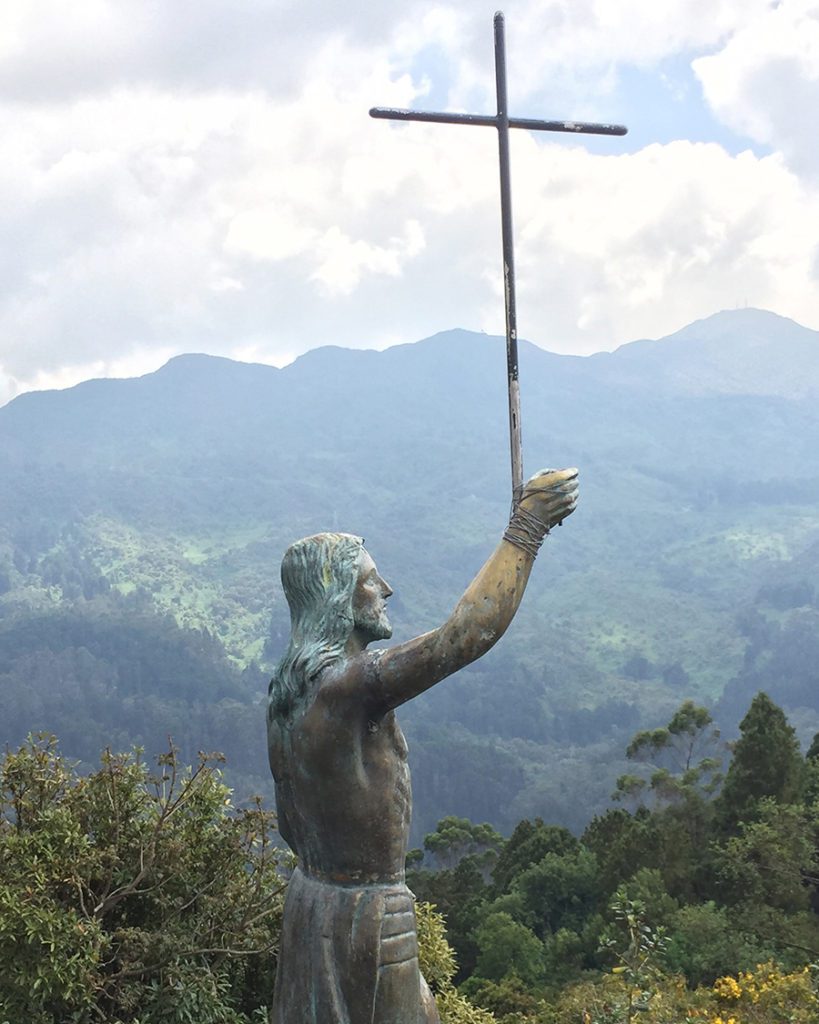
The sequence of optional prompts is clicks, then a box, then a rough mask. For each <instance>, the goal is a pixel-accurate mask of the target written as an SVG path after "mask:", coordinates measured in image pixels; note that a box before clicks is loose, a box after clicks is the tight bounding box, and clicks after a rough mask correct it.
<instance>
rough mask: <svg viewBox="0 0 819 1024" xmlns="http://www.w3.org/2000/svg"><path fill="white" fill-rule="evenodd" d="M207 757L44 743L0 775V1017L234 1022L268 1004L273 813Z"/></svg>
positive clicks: (274, 892)
mask: <svg viewBox="0 0 819 1024" xmlns="http://www.w3.org/2000/svg"><path fill="white" fill-rule="evenodd" d="M213 760H214V759H213V758H209V757H206V756H204V755H201V757H200V762H199V764H198V766H197V767H196V768H195V769H194V770H191V769H184V768H182V767H181V766H180V765H179V764H178V763H177V756H176V752H175V751H174V750H173V749H170V750H169V751H168V752H167V753H166V754H164V755H162V756H161V757H160V758H159V759H158V766H159V771H158V773H155V772H152V771H150V770H149V769H148V767H147V766H146V764H145V763H144V761H143V760H142V758H141V756H140V754H139V752H136V753H133V754H112V753H110V751H106V752H105V753H104V754H103V755H102V760H101V766H100V768H99V769H98V770H97V771H95V772H93V773H92V774H90V775H87V776H79V775H77V774H76V773H75V772H74V771H73V769H72V767H71V766H70V765H69V764H67V763H66V762H65V761H64V759H63V758H62V757H61V756H60V755H59V754H58V752H57V748H56V741H55V740H54V738H53V737H40V738H37V739H35V740H31V741H29V742H28V743H27V744H26V745H25V746H23V747H21V748H20V749H19V750H17V751H16V752H9V753H7V754H6V756H5V758H4V760H3V762H2V764H1V765H0V964H2V967H1V968H0V1019H2V1018H4V1017H6V1018H8V1019H9V1020H11V1021H15V1022H23V1021H25V1022H26V1024H86V1022H88V1024H90V1022H92V1021H94V1022H96V1021H106V1022H107V1024H170V1022H173V1024H184V1022H186V1021H192V1022H193V1021H195V1022H196V1024H208V1022H212V1024H245V1022H248V1021H249V1020H250V1019H251V1017H252V1015H253V1014H254V1013H255V1011H257V1010H258V1008H259V1007H262V1006H264V1005H265V1004H266V1003H267V1002H268V1001H269V999H270V995H271V993H272V986H273V980H274V971H275V953H274V951H275V947H276V943H277V938H278V934H279V927H280V918H281V911H282V891H283V882H282V879H281V877H280V874H279V867H280V863H281V861H282V854H281V852H280V851H279V850H278V849H277V848H276V847H275V846H274V838H275V826H274V821H273V817H272V815H271V814H270V812H268V811H265V810H263V809H262V807H261V806H260V804H259V803H258V802H257V803H256V804H255V805H253V806H251V807H249V808H246V809H243V810H235V809H234V808H233V807H231V802H230V791H229V790H228V789H227V788H226V787H225V786H224V785H223V784H222V783H221V781H220V774H219V771H218V770H217V768H216V767H215V766H214V764H213Z"/></svg>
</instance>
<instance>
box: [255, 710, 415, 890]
mask: <svg viewBox="0 0 819 1024" xmlns="http://www.w3.org/2000/svg"><path fill="white" fill-rule="evenodd" d="M269 745H270V762H271V767H272V768H273V775H274V777H275V780H276V798H277V804H278V808H279V817H280V827H281V831H282V834H283V835H284V838H285V839H286V840H287V841H288V843H289V844H290V845H291V846H292V848H293V849H294V851H295V852H296V853H297V854H298V856H299V859H300V863H301V867H302V870H304V871H306V872H308V873H311V874H315V875H317V876H319V877H325V878H327V879H332V880H335V881H341V882H344V881H348V882H358V883H366V882H370V881H393V880H398V879H402V878H403V876H404V858H405V856H406V848H407V838H408V833H409V822H410V814H411V806H412V797H411V789H410V775H409V767H408V765H407V744H406V740H405V739H404V735H403V733H402V732H401V729H400V727H399V725H398V722H397V721H396V719H395V714H394V713H393V712H391V711H390V712H388V713H387V714H385V715H384V716H382V717H380V718H379V719H377V720H373V719H370V718H368V716H367V713H366V711H365V708H364V703H363V701H352V700H350V699H347V700H346V701H345V702H342V701H340V700H338V699H334V700H332V701H328V700H325V699H324V698H323V695H322V692H321V690H319V692H318V694H317V695H316V697H315V699H314V700H313V701H312V703H311V704H310V705H309V706H308V708H307V709H306V710H305V711H304V712H303V713H302V714H299V715H296V716H295V717H294V719H293V720H292V722H290V723H288V725H287V726H282V725H281V724H279V723H277V722H275V721H274V722H272V723H271V726H270V729H269Z"/></svg>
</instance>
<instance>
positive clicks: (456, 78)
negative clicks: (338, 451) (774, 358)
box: [0, 0, 819, 402]
mask: <svg viewBox="0 0 819 1024" xmlns="http://www.w3.org/2000/svg"><path fill="white" fill-rule="evenodd" d="M494 9H495V8H494V6H489V5H484V4H482V3H480V2H478V0H451V2H435V0H401V2H400V3H394V2H392V0H377V2H375V0H366V2H365V0H346V2H345V3H340V2H338V0H298V2H297V0H239V2H236V0H231V2H228V0H74V2H72V3H66V2H65V0H3V3H2V5H0V103H1V104H2V111H1V113H2V124H3V131H2V133H0V211H2V212H1V213H0V217H2V232H3V246H2V255H0V260H1V261H2V274H1V275H0V282H1V284H0V402H2V401H6V400H8V399H9V398H11V397H13V396H14V395H15V394H16V393H19V392H20V391H24V390H29V389H31V388H41V387H62V386H67V385H70V384H73V383H75V382H77V381H79V380H82V379H85V378H88V377H92V376H105V375H113V376H131V375H134V374H139V373H144V372H148V371H150V370H154V369H156V368H157V367H158V366H160V365H161V364H162V363H163V362H165V361H166V360H167V359H168V358H169V357H170V356H172V355H174V354H177V353H180V352H191V351H196V352H209V353H212V354H218V355H226V356H231V357H234V358H238V359H244V360H251V361H258V362H270V363H275V364H277V365H283V364H285V363H287V362H289V361H290V360H292V359H293V358H294V357H295V356H297V355H298V354H299V353H301V352H304V351H306V350H307V349H310V348H313V347H316V346H318V345H324V344H329V343H332V344H339V345H345V346H356V347H369V348H372V347H375V348H382V347H385V346H387V345H390V344H395V343H397V342H402V341H413V340H417V339H419V338H422V337H425V336H428V335H430V334H433V333H435V332H436V331H439V330H445V329H447V328H450V327H454V326H461V327H467V328H470V329H474V330H485V331H487V332H489V333H496V334H502V333H503V330H504V327H503V304H502V298H501V294H500V286H501V277H500V269H499V268H500V243H499V235H500V227H499V211H498V195H497V192H498V186H497V137H496V134H495V132H494V131H493V130H492V129H489V128H483V129H479V128H464V127H459V126H442V125H421V124H395V125H394V124H388V123H387V122H384V121H375V120H372V119H370V118H369V117H368V113H367V112H368V109H369V108H370V107H371V106H374V105H382V106H413V107H418V108H420V109H424V108H426V109H452V110H469V111H472V112H486V113H492V112H493V111H494V70H493V53H492V45H493V44H492V15H493V13H494ZM504 10H505V13H506V23H507V53H508V61H509V94H510V108H511V112H512V113H513V114H516V115H518V116H528V117H543V118H575V119H578V120H599V121H616V122H622V123H626V124H627V125H628V126H629V129H630V131H629V135H628V136H626V137H625V138H624V139H611V138H607V139H588V138H577V137H566V136H558V135H549V136H540V137H535V136H533V135H530V134H529V133H524V132H520V131H517V132H514V133H513V148H512V176H513V198H514V208H515V225H516V238H517V264H518V320H519V328H520V333H521V335H522V336H524V337H527V338H529V339H531V340H532V341H535V342H536V343H538V344H539V345H542V346H543V347H545V348H548V349H552V350H553V351H559V352H577V353H588V352H593V351H598V350H600V349H610V348H613V347H616V346H617V345H618V344H621V343H623V342H626V341H630V340H633V339H635V338H638V337H659V336H662V335H664V334H668V333H670V332H672V331H674V330H676V329H677V328H679V327H681V326H683V325H684V324H686V323H688V322H690V321H691V320H694V319H696V318H698V317H702V316H707V315H709V314H710V313H713V312H715V311H717V310H719V309H725V308H732V307H736V306H744V305H746V304H747V305H751V306H759V307H763V308H767V309H772V310H774V311H776V312H778V313H782V314H784V315H786V316H791V317H793V318H794V319H796V320H799V321H800V322H801V323H804V324H806V325H808V326H811V327H814V328H816V327H819V288H818V287H817V279H818V278H819V132H817V130H816V123H815V119H816V110H817V109H819V0H781V2H779V3H772V2H770V0H506V2H505V6H504Z"/></svg>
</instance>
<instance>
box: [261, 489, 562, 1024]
mask: <svg viewBox="0 0 819 1024" xmlns="http://www.w3.org/2000/svg"><path fill="white" fill-rule="evenodd" d="M576 501H577V470H575V469H564V470H544V471H542V472H541V473H538V474H536V475H535V476H534V477H532V479H531V480H530V481H529V482H528V483H527V484H526V485H525V487H524V489H523V494H522V496H521V500H520V502H519V503H518V505H517V506H516V508H515V509H514V511H513V514H512V518H511V520H510V522H509V526H508V527H507V529H506V531H505V533H504V535H503V539H502V540H501V541H500V543H499V544H498V546H497V548H495V551H494V552H493V553H492V554H491V555H490V557H489V559H488V561H487V562H486V564H485V565H484V566H483V568H482V569H481V570H480V572H479V573H478V575H477V576H476V577H475V579H474V580H473V581H472V583H470V585H469V587H468V588H467V590H466V593H465V594H464V595H463V597H461V599H460V601H458V603H457V605H456V606H455V610H454V611H453V612H452V614H451V615H450V617H449V618H448V619H447V621H446V622H445V623H444V624H443V625H442V626H439V627H438V628H437V629H433V630H432V631H431V632H429V633H424V634H422V635H421V636H418V637H416V638H415V639H414V640H409V641H407V642H406V643H403V644H398V645H397V646H395V647H391V648H387V649H386V650H375V651H368V650H367V647H368V645H369V644H370V643H372V642H373V641H377V640H386V639H389V637H390V636H391V635H392V628H391V626H390V623H389V619H388V618H387V612H386V601H387V598H389V596H390V594H391V593H392V590H391V589H390V587H389V584H388V583H386V582H385V580H384V579H382V577H381V576H380V575H379V573H378V569H377V568H376V566H375V562H374V561H373V560H372V558H371V557H370V555H369V554H368V553H367V551H365V549H364V546H363V541H362V539H361V538H360V537H354V536H351V535H350V534H345V533H320V534H317V535H316V536H314V537H306V538H304V540H300V541H297V542H296V543H295V544H292V545H291V546H290V547H289V548H288V549H287V551H286V553H285V555H284V559H283V561H282V585H283V587H284V592H285V596H286V597H287V601H288V604H289V606H290V616H291V634H290V642H289V645H288V647H287V650H286V652H285V655H284V657H283V658H282V660H281V662H280V663H279V665H278V667H277V669H276V674H275V675H274V677H273V680H272V682H271V684H270V704H269V710H268V749H269V754H270V766H271V769H272V772H273V776H274V779H275V782H276V802H277V807H278V816H279V830H280V832H281V834H282V836H283V838H284V839H285V841H286V842H287V843H288V844H289V845H290V846H291V848H292V849H293V851H294V852H295V853H296V855H297V857H298V867H297V868H296V870H295V872H294V874H293V877H292V879H291V880H290V883H289V885H288V889H287V898H286V901H285V909H284V921H283V926H282V936H281V950H280V954H279V964H278V973H277V978H276V989H275V995H274V1000H273V1013H272V1017H271V1022H272V1024H436V1022H437V1021H438V1013H437V1011H436V1008H435V1002H434V1000H433V998H432V995H431V993H430V991H429V988H428V986H427V984H426V982H425V981H424V978H423V975H422V974H421V971H420V969H419V966H418V941H417V936H416V925H415V911H414V908H413V897H412V894H411V893H410V891H409V889H408V888H407V887H406V884H405V881H404V860H405V856H406V852H407V841H408V836H409V824H410V813H411V806H412V797H411V792H410V775H409V769H408V767H407V744H406V741H405V740H404V735H403V733H402V732H401V729H400V728H399V725H398V722H397V721H396V718H395V709H396V708H397V707H398V706H399V705H401V704H403V703H404V702H405V701H408V700H411V699H412V698H413V697H417V696H418V694H420V693H423V692H424V690H428V689H429V688H430V687H431V686H434V685H435V684H436V683H438V682H440V681H441V680H442V679H444V678H445V677H446V676H449V675H452V673H453V672H456V671H457V670H458V669H460V668H463V666H464V665H468V664H469V663H470V662H472V661H475V659H476V658H479V657H481V655H483V654H485V653H486V652H487V651H488V650H489V649H490V647H492V646H493V644H495V642H496V641H497V640H499V639H500V637H501V636H502V635H503V633H504V632H505V630H506V628H507V627H508V625H509V623H510V622H511V621H512V618H513V616H514V614H515V612H516V611H517V609H518V606H519V604H520V601H521V598H522V597H523V591H524V589H525V587H526V583H527V581H528V579H529V573H530V571H531V569H532V565H533V564H534V560H535V556H536V554H537V551H538V548H539V546H540V543H541V541H542V540H543V537H544V536H545V535H546V534H547V533H548V532H549V530H550V528H551V527H552V526H554V524H555V523H559V522H562V520H563V519H565V518H566V516H568V515H570V514H571V512H572V511H573V510H574V507H575V503H576Z"/></svg>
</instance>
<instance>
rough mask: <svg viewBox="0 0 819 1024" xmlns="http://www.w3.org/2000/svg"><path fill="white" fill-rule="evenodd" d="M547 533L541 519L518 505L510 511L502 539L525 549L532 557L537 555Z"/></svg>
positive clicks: (546, 527) (547, 529)
mask: <svg viewBox="0 0 819 1024" xmlns="http://www.w3.org/2000/svg"><path fill="white" fill-rule="evenodd" d="M548 535H549V527H548V526H547V525H546V523H544V522H543V520H542V519H538V517H537V516H536V515H534V514H533V513H532V512H529V511H528V510H527V509H525V508H524V507H523V506H522V505H520V504H519V505H518V507H517V508H516V509H515V511H514V512H513V513H512V518H511V519H510V520H509V525H508V526H507V527H506V529H505V530H504V531H503V539H504V540H508V541H509V543H510V544H514V545H515V547H517V548H520V549H521V550H522V551H525V552H526V553H527V555H531V556H532V558H535V557H536V556H537V553H538V551H540V545H541V544H542V543H543V538H544V537H547V536H548Z"/></svg>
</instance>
